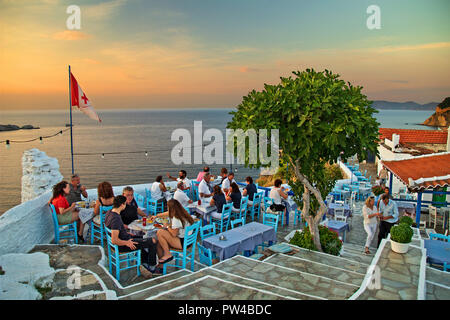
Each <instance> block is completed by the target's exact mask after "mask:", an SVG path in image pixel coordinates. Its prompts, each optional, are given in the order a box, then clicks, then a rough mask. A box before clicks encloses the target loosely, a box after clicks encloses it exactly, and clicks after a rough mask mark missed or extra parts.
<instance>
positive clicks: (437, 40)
mask: <svg viewBox="0 0 450 320" xmlns="http://www.w3.org/2000/svg"><path fill="white" fill-rule="evenodd" d="M372 4H375V5H378V6H379V7H380V9H381V29H379V30H369V29H368V28H367V26H366V20H367V18H368V17H369V16H370V14H368V13H366V9H367V7H368V6H369V5H372ZM69 5H78V6H79V7H80V9H81V29H80V30H76V31H72V30H68V29H67V27H66V20H67V19H68V17H69V14H67V13H66V9H67V7H68V6H69ZM449 12H450V1H448V0H442V1H441V0H395V1H393V0H370V1H365V0H339V1H338V0H316V1H310V0H308V1H307V0H289V1H288V0H277V1H273V0H271V1H268V0H221V1H217V0H189V1H187V0H159V1H153V0H110V1H97V0H95V1H87V0H84V1H76V0H69V1H64V0H18V1H16V0H0V110H16V109H64V108H67V105H68V103H69V98H68V65H69V64H70V65H71V67H72V72H73V74H74V76H75V77H76V78H77V80H78V82H79V84H80V85H81V87H82V88H83V90H84V92H85V93H86V95H87V96H88V97H89V99H90V101H91V103H92V105H93V106H94V107H95V108H96V109H112V108H131V109H134V108H171V107H189V108H195V107H211V108H215V107H221V108H233V107H236V106H237V105H238V104H239V103H240V102H241V100H242V96H244V95H246V94H247V93H248V92H249V91H251V90H253V89H256V90H261V89H262V88H263V84H264V83H269V84H275V83H278V81H279V77H280V76H289V75H290V74H291V71H293V70H304V69H306V68H314V69H316V70H323V69H329V70H332V71H333V72H335V73H338V74H340V75H341V77H342V78H343V79H344V80H346V81H349V82H351V83H352V84H354V85H361V86H363V87H364V90H363V93H364V94H366V95H367V96H368V98H369V99H372V100H389V101H399V102H403V101H416V102H418V103H428V102H432V101H436V102H440V101H442V100H443V99H444V98H445V97H446V96H450V59H449V57H450V22H449V19H448V13H449Z"/></svg>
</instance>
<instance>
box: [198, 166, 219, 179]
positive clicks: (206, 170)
mask: <svg viewBox="0 0 450 320" xmlns="http://www.w3.org/2000/svg"><path fill="white" fill-rule="evenodd" d="M206 173H208V174H209V167H204V168H203V171H200V172H199V173H198V175H197V182H201V181H202V180H203V176H204V175H205V174H206ZM211 177H213V178H216V177H215V176H213V175H211V176H210V179H211Z"/></svg>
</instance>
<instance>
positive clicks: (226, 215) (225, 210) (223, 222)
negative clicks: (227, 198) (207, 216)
mask: <svg viewBox="0 0 450 320" xmlns="http://www.w3.org/2000/svg"><path fill="white" fill-rule="evenodd" d="M232 208H233V203H227V204H224V205H223V207H222V216H221V217H220V219H215V218H213V217H211V222H212V223H214V224H215V225H216V231H219V230H220V233H222V232H225V231H227V230H228V225H229V224H230V218H231V209H232Z"/></svg>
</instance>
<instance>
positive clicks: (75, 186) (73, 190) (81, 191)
mask: <svg viewBox="0 0 450 320" xmlns="http://www.w3.org/2000/svg"><path fill="white" fill-rule="evenodd" d="M69 185H70V192H69V194H68V195H67V197H66V199H67V202H69V205H72V203H74V202H77V201H81V195H83V197H85V198H87V197H88V194H87V191H86V187H85V186H82V185H81V183H80V177H79V176H78V175H77V174H73V175H72V177H71V180H70V183H69Z"/></svg>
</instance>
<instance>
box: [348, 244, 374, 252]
mask: <svg viewBox="0 0 450 320" xmlns="http://www.w3.org/2000/svg"><path fill="white" fill-rule="evenodd" d="M343 247H344V249H345V248H348V249H352V250H355V251H359V252H361V253H362V252H364V248H365V247H364V246H363V245H360V244H356V243H351V242H345V243H344V245H343ZM369 251H370V252H372V253H375V252H377V248H374V247H369Z"/></svg>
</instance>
